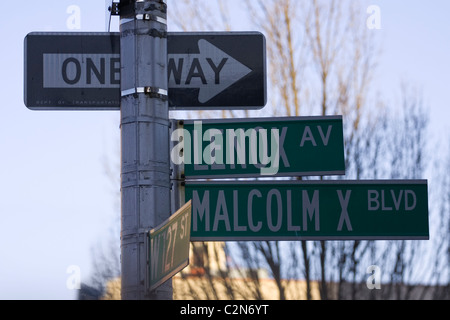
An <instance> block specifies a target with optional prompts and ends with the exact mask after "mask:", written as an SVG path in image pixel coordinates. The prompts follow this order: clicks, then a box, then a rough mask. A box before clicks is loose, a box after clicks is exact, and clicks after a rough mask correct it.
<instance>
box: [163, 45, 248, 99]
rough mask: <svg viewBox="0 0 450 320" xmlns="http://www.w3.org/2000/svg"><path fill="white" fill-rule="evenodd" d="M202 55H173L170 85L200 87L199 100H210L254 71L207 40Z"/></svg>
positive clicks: (170, 68) (201, 50) (173, 86)
mask: <svg viewBox="0 0 450 320" xmlns="http://www.w3.org/2000/svg"><path fill="white" fill-rule="evenodd" d="M198 47H199V49H200V53H199V54H169V55H168V60H169V88H171V89H178V88H180V89H181V88H199V89H200V92H199V95H198V101H199V102H200V103H206V102H208V101H209V100H211V99H212V98H214V97H215V96H216V95H218V94H219V93H221V92H222V91H224V90H225V89H227V88H228V87H230V86H231V85H232V84H234V83H236V82H238V81H239V80H241V79H242V78H243V77H245V76H246V75H248V74H249V73H250V72H252V70H251V69H250V68H248V67H246V66H245V65H243V64H242V63H240V62H239V61H237V60H236V59H234V58H233V57H231V56H229V55H228V54H226V53H225V52H223V51H222V50H220V49H219V48H217V47H215V46H214V45H212V44H211V43H209V42H208V41H206V40H203V39H201V40H199V41H198Z"/></svg>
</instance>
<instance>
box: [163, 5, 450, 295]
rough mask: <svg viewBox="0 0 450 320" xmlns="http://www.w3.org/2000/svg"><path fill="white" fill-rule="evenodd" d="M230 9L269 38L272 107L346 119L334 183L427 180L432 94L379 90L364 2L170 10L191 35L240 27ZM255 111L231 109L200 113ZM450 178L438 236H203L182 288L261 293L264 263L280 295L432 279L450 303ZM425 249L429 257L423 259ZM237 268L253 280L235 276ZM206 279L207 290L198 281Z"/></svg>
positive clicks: (406, 288)
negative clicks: (373, 272)
mask: <svg viewBox="0 0 450 320" xmlns="http://www.w3.org/2000/svg"><path fill="white" fill-rule="evenodd" d="M199 3H201V5H199ZM230 5H233V12H236V11H239V12H241V13H247V14H248V16H249V18H250V19H251V21H252V23H253V24H254V26H255V27H256V29H258V30H260V31H261V32H263V33H264V34H265V36H266V40H267V53H268V69H269V72H268V74H269V84H268V90H269V103H268V106H267V107H266V108H265V110H264V112H265V113H266V114H268V115H271V116H281V115H283V116H302V115H303V116H304V115H323V116H325V115H342V116H343V119H344V127H345V132H344V139H345V147H346V149H345V152H346V154H345V155H346V156H345V159H346V176H345V177H333V178H332V179H344V178H345V179H419V178H422V177H424V175H425V174H426V171H427V163H428V162H429V160H430V159H429V158H427V157H426V155H427V154H428V153H427V152H426V150H427V149H426V147H427V146H426V142H427V139H426V134H427V124H428V123H427V112H426V108H425V106H424V103H423V98H422V97H423V94H422V93H420V92H417V91H414V90H412V89H410V87H409V86H408V85H403V86H402V87H401V88H400V92H401V96H400V98H399V99H398V101H395V103H393V102H391V101H388V100H387V99H384V100H383V99H382V98H381V95H380V94H379V92H376V90H375V89H374V87H373V84H374V82H373V80H374V76H375V70H376V65H377V57H378V52H379V48H380V46H379V44H378V41H377V39H376V37H375V35H376V34H375V33H374V32H373V30H371V29H369V28H367V26H366V19H367V17H368V16H367V12H366V10H364V9H365V8H364V4H361V2H355V1H348V0H302V1H297V0H245V1H240V2H232V3H231V4H230V2H229V1H228V2H227V1H224V0H216V1H211V0H208V1H198V0H195V1H194V0H182V1H177V2H176V3H173V4H172V5H171V10H170V11H169V15H170V17H171V21H173V22H174V23H175V24H176V25H177V26H178V27H179V28H181V29H182V30H185V31H186V30H202V31H206V30H209V31H212V30H216V31H217V30H231V29H232V25H233V24H232V23H231V21H232V16H231V15H230V12H231V10H230V7H229V6H230ZM217 10H218V11H217ZM213 12H214V13H215V12H220V15H219V16H218V19H217V20H214V19H213V18H212V17H214V16H216V15H214V14H212V13H213ZM397 105H400V106H401V107H400V108H398V107H397ZM249 114H250V112H247V111H244V112H240V111H239V112H238V111H223V112H215V113H207V112H201V113H199V114H198V116H199V117H209V116H221V117H246V116H248V115H249ZM448 159H450V155H449V156H448ZM448 163H450V160H448ZM447 165H448V164H447ZM448 168H449V167H447V168H444V169H442V170H443V171H442V172H447V171H448ZM320 179H330V177H320ZM449 185H450V183H449V182H448V178H447V177H442V175H441V179H440V181H439V187H436V188H433V189H431V191H433V192H438V193H439V197H438V199H437V201H436V202H434V201H433V203H437V204H439V205H437V206H436V207H432V208H431V209H433V217H437V219H438V221H440V223H439V224H437V225H436V226H432V227H433V228H434V229H432V232H433V234H434V232H436V234H438V235H439V236H437V237H433V238H432V241H430V242H427V243H426V242H418V241H377V242H375V241H308V242H307V241H301V242H267V241H262V242H240V243H236V244H234V245H230V244H220V245H218V246H214V248H215V249H214V250H211V248H210V246H208V245H206V244H202V243H200V244H195V246H193V247H194V254H195V256H196V257H197V258H196V260H197V261H199V265H200V266H201V268H200V269H197V271H196V272H197V273H195V272H194V273H192V270H191V273H190V274H184V275H183V277H182V280H183V281H184V282H183V283H184V285H185V287H186V288H188V289H189V288H190V289H189V290H190V292H191V298H194V299H205V298H206V299H217V298H219V297H224V298H228V299H263V298H265V293H264V292H263V290H262V282H261V270H262V269H265V270H268V273H269V275H270V277H271V278H272V279H273V280H274V283H275V286H274V289H273V290H276V292H277V296H278V298H279V299H287V298H290V299H292V298H298V299H300V298H306V299H312V298H316V295H315V293H316V292H318V293H319V297H320V298H321V299H358V298H373V299H375V298H383V299H387V298H389V299H391V298H396V299H408V298H413V297H417V296H421V297H425V296H429V295H428V294H429V292H431V289H430V288H429V287H427V286H423V287H421V288H423V290H422V289H421V290H422V291H421V292H420V293H419V294H418V293H417V290H416V289H417V288H414V287H413V286H411V285H414V284H424V283H425V284H426V283H428V284H435V285H440V286H441V287H442V288H443V290H435V291H433V295H434V296H435V297H447V298H448V284H449V279H448V265H449V264H448V261H449V258H450V257H449V252H450V251H449V232H448V231H449V220H448V217H449V211H450V208H449V206H448V203H449V202H448V197H447V195H449V194H450V193H449V189H450V188H449ZM446 200H447V201H446ZM430 221H431V219H430ZM220 248H222V249H223V252H225V253H226V254H227V255H228V259H227V263H225V264H224V265H223V266H221V267H220V268H218V269H217V268H213V267H212V265H213V264H214V263H215V262H214V261H217V260H218V256H219V255H220V253H219V250H220ZM424 255H427V257H429V259H427V260H426V263H424V261H423V256H424ZM442 257H446V261H445V259H442ZM370 265H378V266H380V269H381V270H382V281H383V285H382V288H383V289H382V290H381V291H377V290H369V289H367V287H366V285H365V284H366V279H367V277H368V274H367V273H366V270H367V267H368V266H370ZM198 270H202V271H201V272H198ZM213 270H214V271H213ZM429 270H433V272H428V271H429ZM236 274H239V275H240V277H241V278H243V279H246V281H244V282H236V281H232V279H235V278H236ZM296 279H305V283H306V285H305V287H304V288H302V289H301V290H303V291H304V292H300V291H299V290H290V288H291V286H292V285H293V284H294V282H295V281H294V280H296ZM199 283H200V287H201V290H200V291H201V294H200V293H199V291H198V288H194V286H195V285H196V284H199Z"/></svg>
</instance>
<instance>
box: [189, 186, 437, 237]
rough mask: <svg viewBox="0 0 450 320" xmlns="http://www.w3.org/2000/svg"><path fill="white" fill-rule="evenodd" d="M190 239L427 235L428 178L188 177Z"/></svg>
mask: <svg viewBox="0 0 450 320" xmlns="http://www.w3.org/2000/svg"><path fill="white" fill-rule="evenodd" d="M185 197H186V200H192V230H191V241H259V240H261V241H270V240H280V241H282V240H400V239H403V240H426V239H428V238H429V227H428V191H427V181H425V180H419V181H409V180H403V181H397V180H394V181H389V180H387V181H384V180H381V181H344V180H332V181H301V182H299V181H297V182H295V181H278V182H273V181H272V182H270V181H260V182H249V181H237V182H224V181H221V182H187V183H186V190H185Z"/></svg>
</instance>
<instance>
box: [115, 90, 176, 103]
mask: <svg viewBox="0 0 450 320" xmlns="http://www.w3.org/2000/svg"><path fill="white" fill-rule="evenodd" d="M137 93H145V94H148V95H149V96H150V98H156V99H161V100H163V101H167V100H168V92H167V90H165V89H161V88H156V87H139V88H132V89H128V90H124V91H122V97H125V96H129V95H131V94H137Z"/></svg>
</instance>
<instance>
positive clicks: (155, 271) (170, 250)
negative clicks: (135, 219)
mask: <svg viewBox="0 0 450 320" xmlns="http://www.w3.org/2000/svg"><path fill="white" fill-rule="evenodd" d="M191 209H192V206H191V202H190V201H189V202H188V203H186V204H185V205H184V206H183V207H182V208H181V209H180V210H178V211H177V212H176V213H175V214H173V215H172V216H171V217H170V218H169V219H168V220H167V221H166V222H164V223H163V224H162V225H161V226H159V227H157V228H155V229H153V230H151V231H150V232H148V236H147V242H146V246H147V250H146V251H147V253H148V256H147V264H148V272H147V278H146V281H147V288H148V290H149V291H152V290H154V289H156V288H157V287H159V286H160V285H161V284H163V283H164V282H165V281H167V280H168V279H170V278H171V277H173V276H174V275H175V274H177V273H178V272H180V271H181V270H182V269H184V268H185V267H186V266H187V265H188V264H189V244H190V230H191V211H192V210H191Z"/></svg>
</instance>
